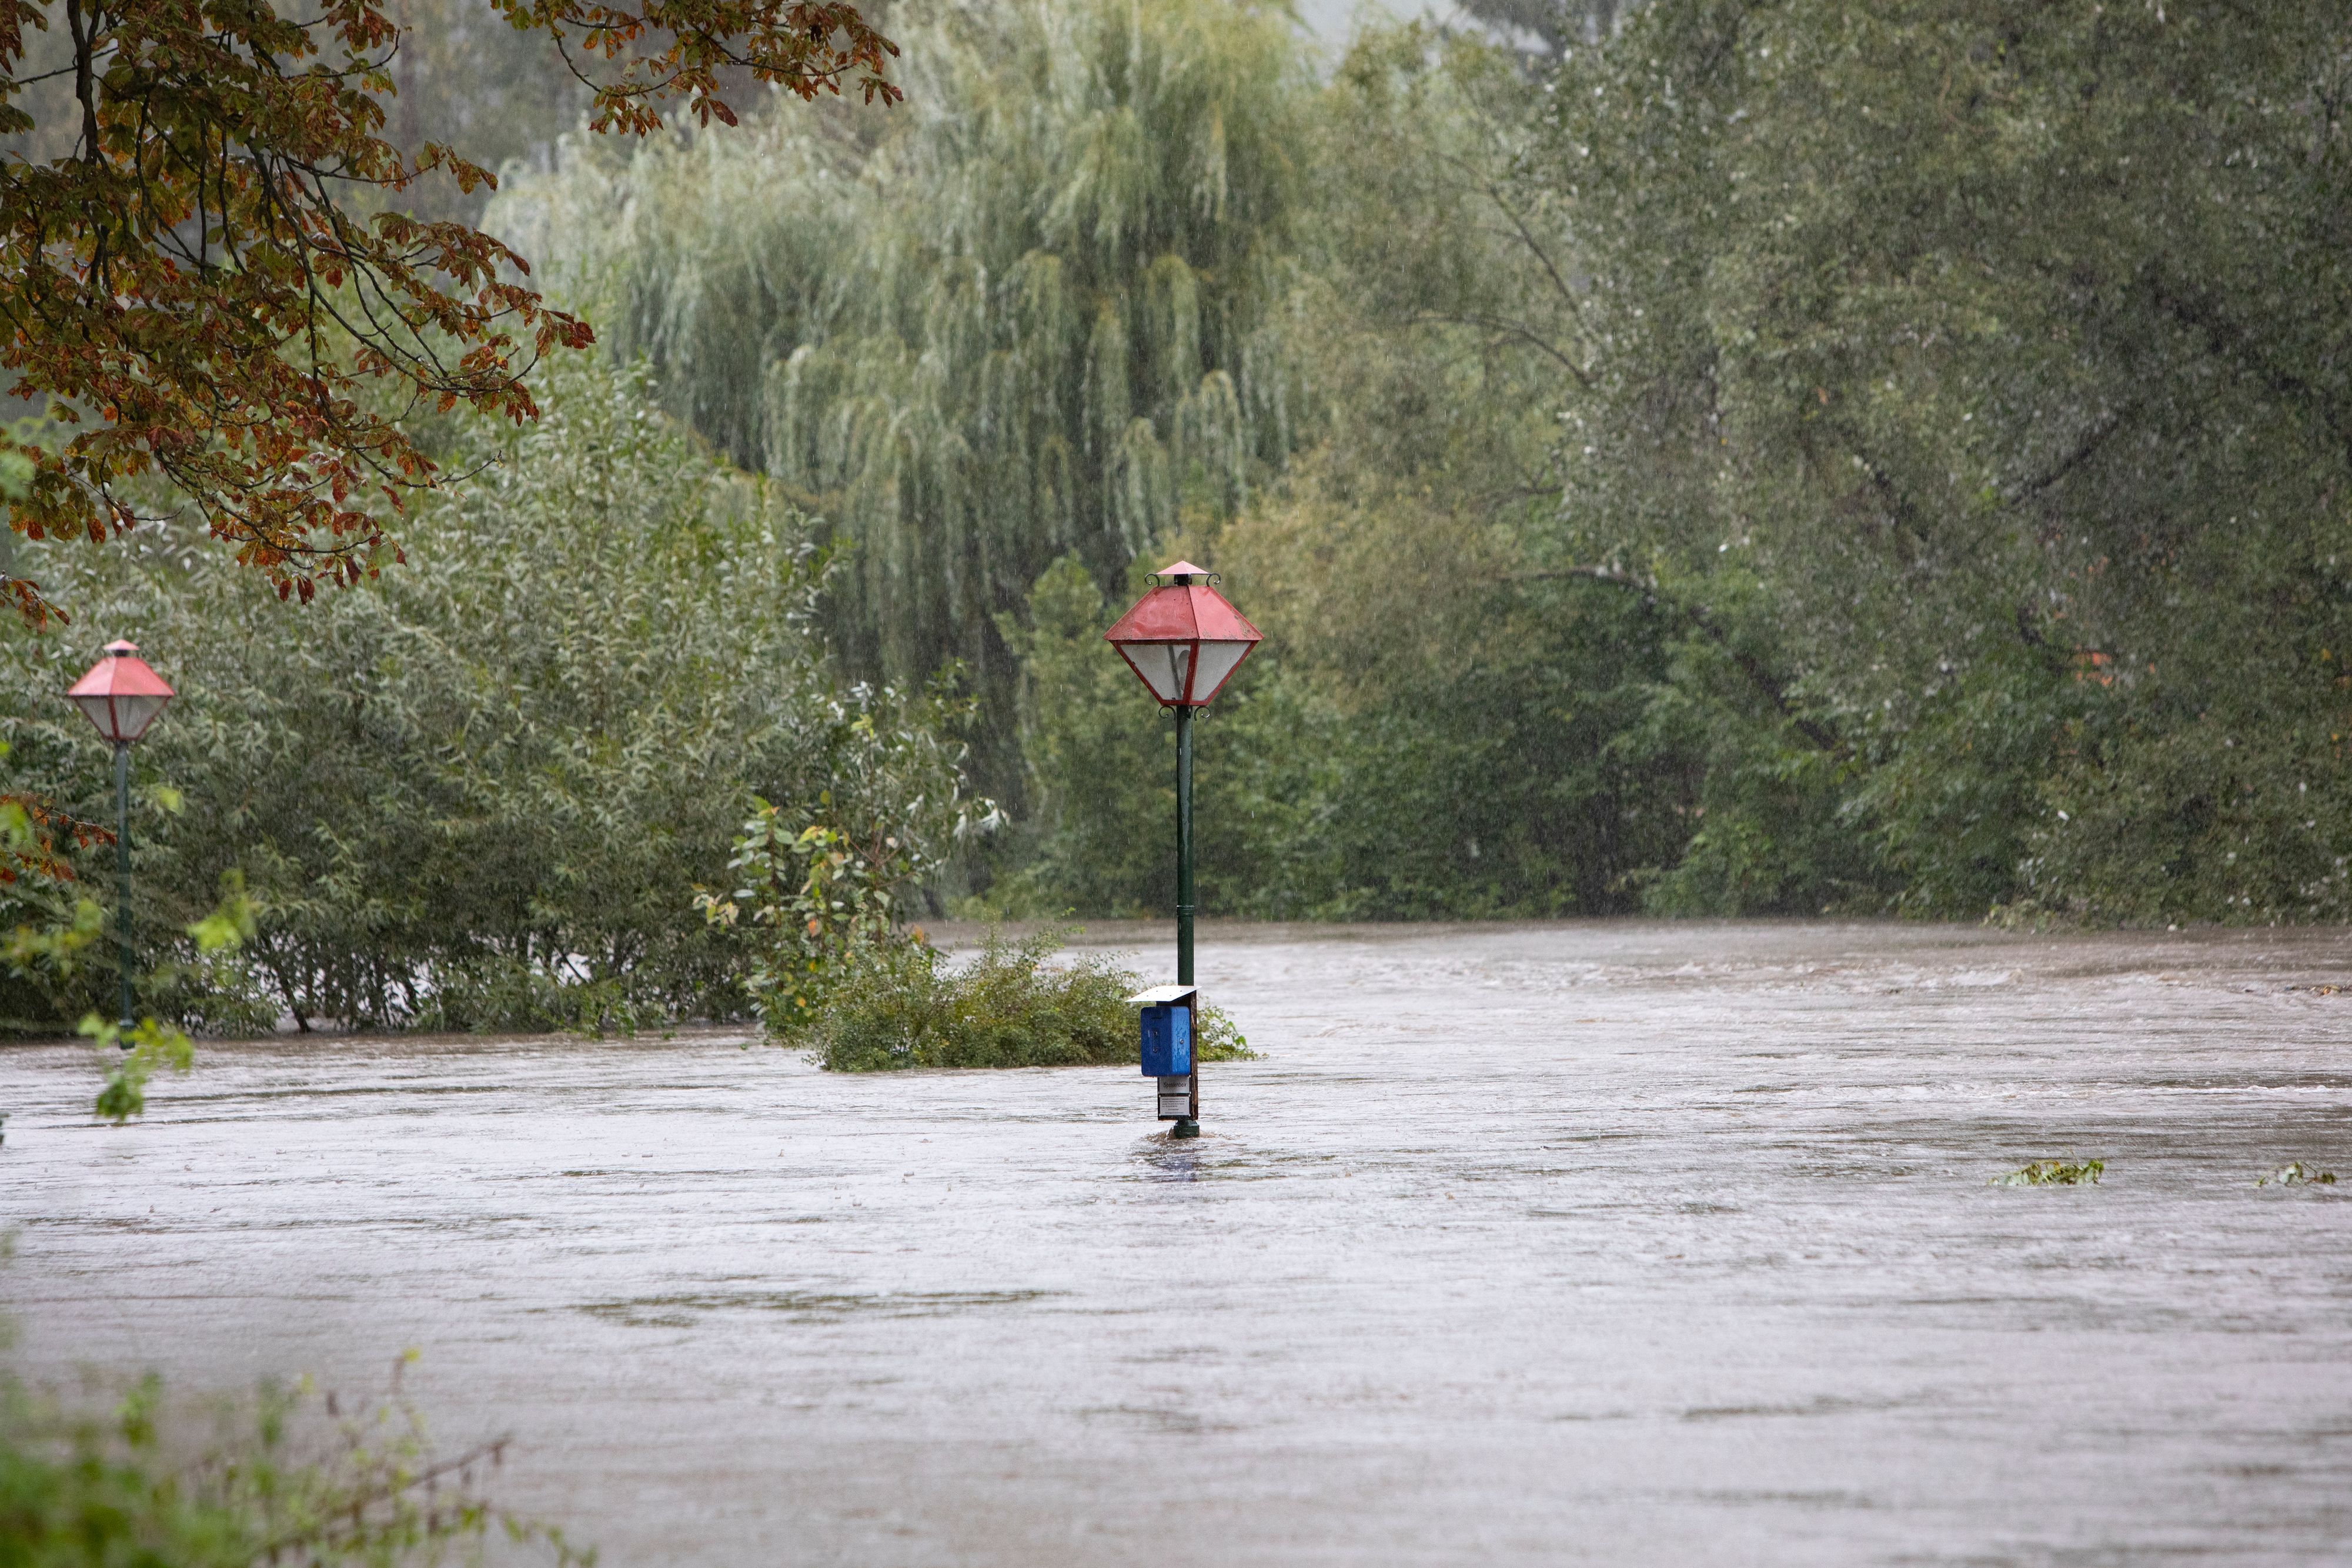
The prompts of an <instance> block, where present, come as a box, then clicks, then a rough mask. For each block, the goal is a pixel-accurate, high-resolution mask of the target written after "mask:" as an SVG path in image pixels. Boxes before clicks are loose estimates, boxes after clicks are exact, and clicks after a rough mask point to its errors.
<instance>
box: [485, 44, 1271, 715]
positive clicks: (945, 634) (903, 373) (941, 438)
mask: <svg viewBox="0 0 2352 1568" xmlns="http://www.w3.org/2000/svg"><path fill="white" fill-rule="evenodd" d="M904 43H905V47H906V50H907V57H906V67H905V79H906V82H907V86H908V101H907V103H906V104H905V105H904V106H903V108H902V110H898V111H894V113H893V115H892V116H891V118H890V120H889V121H888V122H887V125H886V126H884V127H883V128H881V130H880V131H879V133H878V134H877V135H863V134H851V133H847V132H845V130H844V128H843V127H842V126H841V125H839V124H838V123H835V122H831V121H825V120H814V119H810V118H808V117H798V116H795V117H789V118H780V119H778V120H775V121H774V122H772V123H771V124H769V125H767V126H765V127H763V128H761V131H760V132H759V134H757V135H756V136H751V137H738V136H732V135H730V136H727V137H696V138H686V139H681V140H680V141H676V142H672V143H667V144H664V145H661V146H657V147H649V148H646V150H644V151H643V152H640V153H639V154H638V155H637V156H635V158H633V159H628V160H619V159H615V158H611V157H608V156H605V155H604V154H601V153H599V152H597V151H596V150H594V149H593V148H589V147H584V146H583V147H581V148H579V149H577V150H576V152H575V158H574V162H572V164H571V165H570V166H569V167H568V168H567V169H565V170H564V172H562V173H561V174H560V175H557V176H555V177H552V178H546V179H532V180H526V181H522V182H520V183H518V184H516V185H515V186H514V187H513V188H512V189H511V190H510V191H509V193H506V194H504V195H502V196H501V197H500V199H499V203H498V204H496V205H495V206H494V207H493V209H492V212H491V214H490V222H491V224H492V225H493V226H494V227H499V228H500V231H501V232H503V233H505V234H507V235H509V236H510V237H513V238H515V239H516V240H518V241H519V242H521V243H524V244H526V245H529V246H531V247H533V248H534V250H535V251H536V252H538V253H541V254H551V255H561V256H565V257H567V258H569V259H568V262H567V266H568V267H570V269H571V270H570V271H569V273H568V274H567V277H568V279H569V282H570V286H571V287H573V288H574V289H575V290H577V291H578V292H579V293H580V294H581V296H582V298H593V299H598V300H601V301H603V302H604V305H605V308H606V311H607V314H608V319H610V321H611V323H612V332H611V340H612V343H613V345H614V349H615V350H616V351H618V352H622V353H639V352H642V353H645V354H646V355H649V356H650V357H651V360H652V361H653V363H654V364H655V366H656V370H657V373H658V375H659V377H660V382H659V384H660V387H661V395H662V397H663V399H664V401H665V402H666V403H667V406H669V407H670V408H671V409H672V410H673V411H674V412H676V413H678V414H680V415H681V416H683V417H685V418H687V419H688V420H689V421H690V422H691V423H693V425H694V426H695V428H697V429H698V430H700V431H701V432H703V433H704V434H706V435H708V436H709V437H710V438H711V439H712V440H713V441H715V442H717V443H718V444H719V445H721V446H722V447H723V448H724V449H725V450H726V451H727V452H728V453H729V454H730V455H732V456H733V457H734V458H735V459H736V461H738V462H739V463H741V464H743V465H745V466H747V467H751V468H753V469H755V470H759V471H762V472H765V473H767V474H769V475H771V476H774V477H775V478H777V479H779V480H781V481H782V483H784V484H785V485H786V486H790V487H791V488H792V489H793V491H794V492H795V493H797V494H798V495H799V496H800V497H802V498H803V502H804V503H805V504H806V505H808V506H809V507H810V508H811V509H812V511H814V512H815V513H817V514H818V515H820V516H822V517H824V518H825V519H826V520H827V521H828V522H829V524H830V525H831V527H832V528H833V529H834V531H835V536H836V537H838V538H844V539H846V540H848V541H851V542H852V543H854V545H855V547H856V549H855V552H854V554H853V556H852V559H851V560H850V563H849V566H848V570H847V572H846V574H845V576H844V577H843V578H842V579H841V580H840V581H839V583H838V584H837V587H836V591H835V596H834V609H833V618H832V629H833V631H834V632H835V639H836V642H837V643H838V645H839V646H840V648H841V650H842V652H843V653H844V655H845V657H846V658H847V659H848V660H849V662H850V664H851V666H852V667H853V668H856V669H858V670H862V671H865V672H867V673H869V674H877V675H887V676H888V677H890V678H893V679H898V680H907V679H920V678H922V677H924V676H926V675H927V674H929V672H930V671H931V670H933V669H934V668H936V667H938V666H939V665H940V664H942V663H943V662H945V661H947V660H949V659H951V658H954V659H961V660H963V661H965V662H966V663H967V664H969V665H970V666H971V667H972V668H973V669H974V670H976V671H978V672H979V673H980V675H981V678H982V683H983V686H982V689H983V692H984V693H985V694H986V695H988V697H989V698H990V700H991V703H992V709H991V711H992V713H993V714H994V715H995V716H996V720H997V725H996V728H995V729H994V731H993V734H994V736H995V738H996V741H997V742H998V744H999V746H1000V747H1003V746H1004V745H1006V744H1009V734H1010V725H1009V714H1010V701H1009V693H1010V682H1011V676H1012V670H1011V664H1010V660H1009V659H1008V657H1007V656H1006V653H1005V652H1004V649H1003V643H1001V641H1000V640H999V639H998V638H997V635H996V631H995V624H994V617H995V616H996V615H997V614H998V613H1000V612H1004V611H1008V610H1012V609H1014V608H1016V607H1017V606H1018V605H1019V604H1020V602H1021V601H1022V597H1023V595H1024V594H1025V592H1026V591H1027V590H1028V587H1029V585H1030V583H1031V582H1032V581H1033V580H1034V579H1035V578H1036V576H1037V575H1038V574H1039V573H1040V572H1042V571H1043V570H1045V567H1046V565H1047V564H1048V563H1049V562H1051V561H1052V560H1054V559H1056V558H1057V557H1058V556H1060V555H1062V554H1063V553H1065V552H1067V551H1076V552H1077V553H1078V555H1079V556H1080V557H1081V559H1084V560H1085V561H1086V562H1087V565H1088V566H1089V568H1090V569H1091V570H1094V571H1095V572H1096V573H1097V575H1098V577H1100V578H1101V579H1102V580H1112V579H1113V578H1115V577H1116V576H1117V574H1118V573H1119V572H1120V570H1122V569H1123V568H1124V567H1125V565H1126V563H1127V561H1128V560H1129V559H1130V558H1131V557H1133V556H1134V555H1135V554H1136V553H1137V552H1139V551H1140V550H1142V549H1144V548H1145V547H1146V545H1147V544H1148V543H1149V542H1150V541H1151V540H1152V539H1154V538H1158V537H1160V536H1162V535H1164V534H1166V533H1167V532H1168V531H1170V530H1171V528H1173V527H1174V526H1175V524H1176V521H1177V519H1178V517H1180V515H1184V514H1186V513H1187V512H1188V511H1198V512H1200V513H1202V515H1205V516H1210V517H1224V516H1230V515H1231V514H1232V513H1233V512H1234V510H1235V509H1236V508H1237V507H1240V506H1241V505H1242V503H1243V501H1244V497H1246V496H1247V494H1248V492H1249V487H1250V486H1251V484H1252V483H1253V480H1254V477H1255V476H1256V475H1258V474H1259V473H1261V472H1262V471H1263V470H1264V469H1265V467H1266V466H1267V465H1273V464H1276V463H1278V462H1279V461H1280V460H1281V459H1282V458H1283V456H1284V455H1286V453H1287V452H1288V451H1289V450H1290V449H1291V448H1292V446H1293V445H1294V444H1295V443H1296V442H1297V439H1298V428H1299V423H1300V420H1301V411H1300V409H1299V407H1298V402H1299V394H1298V392H1297V387H1296V386H1295V385H1294V382H1293V378H1292V375H1291V371H1290V369H1289V361H1288V360H1287V358H1286V352H1285V348H1284V341H1283V340H1284V332H1285V317H1284V313H1283V301H1284V299H1285V298H1286V293H1287V291H1288V289H1289V287H1290V284H1291V278H1292V271H1291V267H1290V259H1289V258H1290V254H1291V251H1290V246H1291V243H1292V226H1293V222H1294V214H1295V213H1296V211H1297V204H1298V199H1299V189H1300V184H1301V181H1302V179H1303V178H1304V175H1305V172H1306V171H1305V170H1304V169H1303V167H1302V166H1301V162H1300V152H1301V142H1300V140H1299V137H1300V133H1301V131H1302V122H1301V115H1302V112H1303V110H1304V108H1305V95H1306V87H1307V84H1306V81H1305V77H1304V72H1303V68H1302V55H1301V53H1300V50H1299V48H1298V47H1297V41H1296V39H1295V38H1294V37H1293V36H1292V33H1291V31H1290V26H1289V24H1288V23H1287V21H1286V19H1285V18H1284V17H1283V16H1280V15H1279V14H1278V13H1275V12H1271V11H1266V12H1260V11H1255V10H1251V9H1246V8H1241V7H1236V6H1234V5H1228V4H1225V3H1224V0H1171V3H1169V4H1164V5H1149V6H1139V5H1126V4H1119V3H1113V0H1055V3H1053V4H1047V5H1034V6H1020V7H1003V8H993V9H986V10H982V9H978V8H962V7H953V8H945V9H942V10H941V11H940V12H939V13H938V14H937V15H936V16H932V17H930V18H929V19H927V20H924V21H921V22H919V23H918V24H915V25H912V26H908V28H907V29H906V32H905V36H904ZM865 129H866V127H865V125H864V124H863V123H861V124H860V125H859V126H858V127H856V131H864V130H865Z"/></svg>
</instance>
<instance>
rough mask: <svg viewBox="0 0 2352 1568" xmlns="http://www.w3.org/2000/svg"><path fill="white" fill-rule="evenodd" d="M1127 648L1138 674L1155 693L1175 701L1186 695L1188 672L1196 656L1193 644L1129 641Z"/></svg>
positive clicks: (1152, 692) (1162, 697)
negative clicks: (1186, 675)
mask: <svg viewBox="0 0 2352 1568" xmlns="http://www.w3.org/2000/svg"><path fill="white" fill-rule="evenodd" d="M1125 648H1126V653H1127V656H1128V658H1129V660H1131V661H1132V662H1133V663H1134V664H1135V672H1136V674H1139V675H1141V676H1142V677H1143V684H1144V685H1147V686H1150V688H1151V695H1153V696H1155V697H1158V698H1159V699H1160V701H1161V702H1164V703H1172V702H1174V701H1176V700H1177V699H1178V698H1180V697H1181V696H1182V695H1184V672H1185V670H1186V669H1187V668H1188V667H1189V666H1190V665H1191V663H1192V648H1191V646H1190V645H1189V644H1186V643H1127V644H1126V645H1125Z"/></svg>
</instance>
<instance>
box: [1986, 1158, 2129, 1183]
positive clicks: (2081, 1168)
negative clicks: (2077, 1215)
mask: <svg viewBox="0 0 2352 1568" xmlns="http://www.w3.org/2000/svg"><path fill="white" fill-rule="evenodd" d="M2106 1168H2107V1162H2106V1161H2105V1160H2036V1161H2034V1162H2033V1163H2032V1165H2030V1166H2024V1167H2022V1168H2021V1169H2019V1170H2013V1171H2011V1172H2010V1173H2009V1174H2008V1175H2007V1176H1995V1177H1993V1178H1992V1180H1991V1181H1990V1182H1988V1183H1986V1184H1985V1185H1986V1186H2095V1185H2096V1184H2097V1182H2098V1179H2099V1173H2100V1172H2101V1171H2104V1170H2105V1169H2106Z"/></svg>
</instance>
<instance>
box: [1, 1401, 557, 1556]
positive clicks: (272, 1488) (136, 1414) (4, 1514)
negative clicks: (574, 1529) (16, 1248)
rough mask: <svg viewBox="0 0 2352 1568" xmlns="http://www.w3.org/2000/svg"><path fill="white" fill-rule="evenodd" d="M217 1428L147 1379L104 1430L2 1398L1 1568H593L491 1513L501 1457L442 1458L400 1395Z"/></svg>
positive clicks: (547, 1534)
mask: <svg viewBox="0 0 2352 1568" xmlns="http://www.w3.org/2000/svg"><path fill="white" fill-rule="evenodd" d="M321 1416H323V1417H324V1418H323V1419H321ZM206 1426H207V1424H206V1423H205V1422H204V1421H202V1420H201V1419H200V1418H199V1419H197V1420H195V1421H194V1422H193V1423H192V1422H191V1420H190V1418H189V1415H188V1413H187V1412H185V1411H183V1410H179V1409H176V1408H173V1407H172V1406H167V1405H166V1403H165V1401H164V1399H163V1388H162V1385H161V1384H160V1383H159V1382H158V1381H157V1380H156V1379H155V1378H154V1377H153V1376H152V1375H150V1376H149V1377H147V1378H145V1379H143V1380H142V1381H141V1382H139V1383H137V1384H135V1385H131V1387H130V1389H129V1390H128V1392H127V1393H126V1394H125V1395H124V1396H123V1397H122V1399H121V1403H120V1405H119V1406H116V1407H115V1408H114V1409H112V1410H110V1411H106V1412H103V1413H100V1412H99V1411H97V1410H94V1409H90V1408H87V1407H84V1406H82V1405H81V1404H79V1403H76V1404H68V1403H65V1402H61V1401H60V1400H59V1399H58V1398H57V1397H55V1396H51V1395H49V1394H47V1393H45V1392H43V1391H40V1390H37V1389H34V1388H30V1387H28V1386H26V1385H23V1384H21V1383H18V1382H16V1380H15V1379H13V1378H10V1379H5V1380H0V1563H5V1564H7V1565H9V1568H117V1565H121V1568H137V1565H146V1564H153V1565H156V1568H163V1565H167V1564H168V1565H169V1568H252V1565H253V1564H256V1563H288V1564H293V1563H301V1564H308V1565H311V1568H326V1565H328V1564H341V1563H349V1564H370V1565H373V1568H423V1565H425V1564H428V1563H446V1562H450V1561H457V1562H474V1563H478V1562H480V1561H482V1560H483V1557H484V1552H485V1549H486V1548H487V1546H488V1543H489V1542H490V1541H491V1540H492V1539H493V1538H494V1537H503V1538H505V1540H506V1541H507V1542H511V1543H512V1544H513V1546H514V1547H519V1548H535V1549H536V1550H535V1553H534V1554H535V1555H536V1556H538V1557H539V1559H540V1560H541V1561H551V1562H553V1563H593V1562H594V1561H595V1556H594V1553H593V1552H581V1551H578V1550H576V1549H574V1548H572V1546H570V1545H569V1544H567V1543H566V1542H564V1540H563V1538H562V1534H561V1533H560V1532H558V1531H553V1530H550V1529H548V1528H546V1527H544V1526H541V1525H537V1524H534V1523H532V1522H530V1521H527V1520H522V1519H519V1518H516V1517H514V1516H511V1515H509V1514H508V1513H506V1512H505V1511H503V1510H501V1509H499V1507H498V1506H497V1505H495V1504H494V1503H492V1502H490V1501H489V1500H488V1499H487V1498H486V1497H485V1496H484V1494H483V1492H482V1490H481V1487H480V1479H481V1477H482V1475H483V1473H484V1472H486V1471H487V1470H488V1469H493V1468H495V1466H496V1465H497V1463H498V1460H499V1450H500V1448H502V1447H503V1444H502V1443H496V1442H494V1443H490V1444H487V1445H485V1446H483V1447H481V1448H477V1449H474V1450H472V1451H470V1452H467V1453H462V1454H455V1455H447V1456H435V1455H434V1454H432V1453H431V1452H429V1451H428V1449H427V1448H426V1447H425V1434H424V1429H423V1427H422V1425H421V1423H420V1422H419V1420H418V1418H417V1416H416V1415H415V1410H414V1409H413V1408H412V1407H411V1406H408V1405H407V1404H406V1403H404V1401H402V1400H401V1399H400V1398H399V1397H398V1396H397V1393H396V1392H395V1395H394V1397H393V1398H392V1399H390V1400H388V1401H385V1402H382V1403H379V1404H376V1405H373V1406H369V1407H366V1408H364V1409H362V1411H361V1413H359V1414H357V1415H344V1414H341V1413H339V1412H338V1411H337V1409H336V1406H335V1402H334V1401H333V1399H332V1398H329V1399H328V1400H327V1401H325V1409H324V1410H323V1412H321V1411H320V1410H318V1409H317V1408H316V1407H315V1406H314V1405H313V1402H312V1401H311V1400H310V1398H309V1397H307V1396H305V1395H303V1394H299V1393H288V1392H285V1391H283V1390H279V1389H274V1388H269V1387H264V1388H263V1389H262V1390H261V1391H260V1393H259V1394H258V1395H257V1396H256V1397H255V1398H254V1399H252V1400H250V1401H247V1402H242V1403H238V1404H236V1405H231V1406H220V1407H218V1409H217V1410H216V1411H215V1419H214V1421H213V1422H211V1423H210V1424H209V1428H210V1429H209V1430H206V1429H205V1427H206ZM510 1560H520V1553H517V1554H516V1555H515V1556H514V1557H511V1558H510V1557H509V1556H508V1555H506V1554H503V1553H502V1554H501V1557H500V1561H502V1562H504V1561H510Z"/></svg>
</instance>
